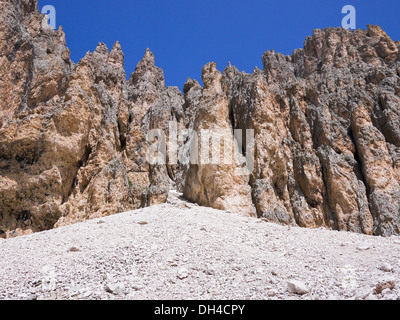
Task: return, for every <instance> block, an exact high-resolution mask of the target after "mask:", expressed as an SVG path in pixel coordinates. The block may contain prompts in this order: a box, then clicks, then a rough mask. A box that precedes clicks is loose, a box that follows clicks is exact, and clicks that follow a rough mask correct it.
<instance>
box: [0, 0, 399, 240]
mask: <svg viewBox="0 0 400 320" xmlns="http://www.w3.org/2000/svg"><path fill="white" fill-rule="evenodd" d="M0 18H1V23H0V233H1V234H2V235H3V236H6V237H9V236H13V235H20V234H25V233H29V232H36V231H42V230H47V229H50V228H53V227H59V226H63V225H66V224H71V223H74V222H78V221H83V220H87V219H91V218H95V217H101V216H106V215H111V214H115V213H119V212H123V211H128V210H133V209H137V208H140V207H145V206H151V205H155V204H160V203H163V202H165V201H166V200H167V196H168V191H169V189H171V188H177V189H179V190H180V191H181V192H183V194H184V196H185V198H187V199H188V200H190V201H193V202H196V203H198V204H200V205H203V206H209V207H213V208H216V209H222V210H226V211H232V212H239V213H242V214H244V215H254V216H257V217H259V218H262V219H264V220H267V221H270V222H276V223H279V224H284V225H298V226H301V227H307V228H316V227H326V228H329V229H336V230H343V231H351V232H357V233H365V234H375V235H384V236H388V235H391V234H399V233H400V185H399V184H400V54H399V50H400V43H399V42H398V41H396V42H394V41H392V40H391V39H390V38H389V37H388V36H387V34H386V33H385V32H384V31H383V30H382V29H381V28H379V27H378V26H369V27H368V30H356V31H348V30H344V29H341V28H327V29H324V30H315V31H314V34H313V35H312V36H310V37H308V38H307V39H306V41H305V44H304V48H303V49H298V50H295V51H294V52H293V54H292V55H291V56H284V55H282V54H279V53H275V52H274V51H272V52H271V51H267V52H265V54H264V55H263V57H262V61H263V65H264V68H263V70H260V69H257V68H256V69H255V70H254V72H253V73H252V74H247V73H244V72H239V70H238V69H237V68H236V67H234V66H231V65H229V66H228V67H227V68H225V70H223V72H222V73H221V72H220V71H218V70H217V66H216V65H215V63H209V64H207V65H206V66H205V67H204V68H203V79H202V80H203V84H204V86H203V87H202V86H201V85H200V84H199V83H198V82H197V81H196V80H192V79H188V80H187V82H186V84H185V85H184V89H183V93H181V92H180V91H179V90H178V89H177V88H174V87H166V86H165V81H164V74H163V71H162V70H161V69H159V68H158V67H156V65H155V58H154V55H153V54H152V53H151V52H150V51H149V50H146V52H145V54H144V57H143V59H142V61H140V62H139V63H138V65H137V67H136V70H135V72H134V73H133V74H132V75H130V77H129V79H128V80H127V77H126V74H125V71H124V55H123V52H122V49H121V45H120V44H119V43H118V42H116V43H115V45H114V46H113V48H112V49H111V50H109V49H108V48H107V47H106V46H105V45H104V44H99V45H98V47H97V48H96V50H95V51H94V52H89V53H87V55H86V56H85V57H84V58H83V59H81V60H80V61H79V62H78V63H77V64H74V63H73V62H72V61H71V60H70V52H69V50H68V48H67V47H66V41H65V35H64V32H63V30H62V28H61V27H60V28H59V29H58V30H56V31H55V30H52V29H49V28H46V24H45V23H43V19H44V16H43V15H41V14H39V11H38V9H37V1H36V0H12V1H1V2H0ZM171 123H172V124H173V125H172V126H171ZM238 129H242V133H243V134H242V135H237V134H236V132H237V130H238ZM155 130H156V131H157V130H158V131H159V132H162V133H163V134H164V136H165V138H166V139H165V140H166V141H165V142H166V143H165V146H164V151H165V152H164V153H163V154H164V160H165V161H164V162H162V161H161V162H157V163H153V162H151V161H149V158H148V155H149V154H150V153H151V150H152V149H151V148H152V146H153V145H154V143H155V142H157V141H158V142H159V141H160V136H155V135H154V132H155ZM246 130H248V131H250V130H252V134H253V139H251V142H250V138H249V136H247V135H246V134H245V132H246ZM178 132H186V134H182V135H180V134H177V133H178ZM190 132H196V133H198V134H197V135H191V134H190ZM207 132H208V133H209V132H212V134H211V136H210V137H209V136H207ZM176 135H177V136H179V138H177V139H175V138H174V137H175V136H176ZM171 138H173V139H174V141H171ZM213 139H214V140H213ZM215 139H216V140H215ZM161 140H162V139H161ZM175 140H176V141H175ZM204 140H207V141H209V140H213V141H219V142H217V144H219V146H223V148H224V149H229V150H230V151H231V153H230V154H231V155H232V158H231V159H230V160H232V161H228V162H224V163H214V162H212V161H211V162H207V161H206V162H204V161H184V159H185V157H180V156H178V155H182V154H185V152H184V151H182V150H193V149H196V147H197V146H198V145H199V143H198V142H199V141H204ZM172 142H173V143H172ZM249 144H251V145H252V146H253V148H247V147H248V145H249ZM214 147H215V144H211V149H210V150H208V149H206V150H201V149H199V150H198V153H199V154H200V156H199V157H200V159H201V155H203V156H204V154H207V155H208V154H211V153H213V150H214V149H213V148H214ZM219 150H220V148H217V153H218V152H219ZM192 155H193V153H192ZM217 156H220V155H219V154H217ZM175 158H177V159H175ZM228 158H229V156H228ZM246 158H247V160H249V159H251V162H252V166H251V170H244V167H245V165H244V164H245V163H246ZM248 163H249V161H247V164H248ZM0 236H1V235H0Z"/></svg>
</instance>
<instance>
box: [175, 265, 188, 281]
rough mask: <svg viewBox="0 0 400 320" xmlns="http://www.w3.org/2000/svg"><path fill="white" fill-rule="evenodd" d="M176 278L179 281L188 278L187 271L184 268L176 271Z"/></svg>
mask: <svg viewBox="0 0 400 320" xmlns="http://www.w3.org/2000/svg"><path fill="white" fill-rule="evenodd" d="M177 277H178V278H179V279H181V280H183V279H186V278H187V277H189V271H188V270H187V269H186V268H181V269H179V270H178V274H177Z"/></svg>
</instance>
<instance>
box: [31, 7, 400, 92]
mask: <svg viewBox="0 0 400 320" xmlns="http://www.w3.org/2000/svg"><path fill="white" fill-rule="evenodd" d="M47 4H49V5H53V6H54V7H55V8H56V12H57V15H56V17H57V20H56V24H57V27H58V26H59V25H62V27H63V28H64V31H65V33H66V37H67V45H68V47H69V48H70V49H71V58H72V60H73V61H74V62H78V61H79V60H80V59H81V58H82V57H83V56H84V55H85V53H86V52H87V51H93V50H94V49H95V48H96V46H97V44H98V43H99V42H104V43H106V45H107V46H108V48H109V49H111V48H112V46H113V44H114V43H115V41H116V40H118V41H120V43H121V46H122V49H123V51H124V54H125V70H126V72H127V76H128V77H129V75H130V73H131V72H133V71H134V70H135V66H136V64H137V63H138V62H139V60H140V59H141V58H142V57H143V54H144V52H145V49H146V48H150V50H151V51H152V52H153V53H154V54H155V57H156V64H157V66H159V67H161V68H162V69H163V70H164V74H165V78H166V84H167V85H168V86H178V87H179V88H182V87H183V84H184V83H185V81H186V78H187V77H191V78H195V79H197V80H198V81H199V82H201V69H202V67H203V65H205V64H206V63H207V62H209V61H215V62H216V63H217V68H218V69H219V70H221V71H222V70H223V69H224V68H225V67H226V66H227V65H228V62H229V61H230V62H231V63H232V64H233V65H235V66H237V67H238V69H239V70H241V71H242V70H244V71H246V72H252V71H253V69H254V67H255V66H258V67H260V68H262V62H261V56H262V54H263V53H264V51H266V50H271V49H275V51H277V52H282V53H284V54H291V53H292V52H293V50H294V49H296V48H301V47H303V43H304V40H305V37H306V36H307V35H311V34H312V31H313V29H315V28H319V29H322V28H325V27H339V26H341V21H342V18H343V17H344V15H343V14H342V13H341V11H342V7H343V6H344V5H348V4H349V5H353V6H355V8H356V9H357V28H361V29H365V28H366V25H367V24H378V25H380V26H381V27H382V28H383V29H384V30H385V31H386V32H387V33H388V34H389V36H390V37H392V39H393V40H400V0H383V1H378V0H352V1H350V0H346V1H342V0H306V1H300V0H113V1H110V0H68V1H66V0H39V9H41V8H42V7H43V6H44V5H47Z"/></svg>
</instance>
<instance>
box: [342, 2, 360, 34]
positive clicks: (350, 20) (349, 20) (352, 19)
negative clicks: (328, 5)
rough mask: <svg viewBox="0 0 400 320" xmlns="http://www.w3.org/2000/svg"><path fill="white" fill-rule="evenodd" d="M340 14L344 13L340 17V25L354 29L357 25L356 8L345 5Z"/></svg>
mask: <svg viewBox="0 0 400 320" xmlns="http://www.w3.org/2000/svg"><path fill="white" fill-rule="evenodd" d="M342 14H345V15H346V16H344V17H343V19H342V27H343V28H344V29H352V30H355V29H356V27H357V23H356V8H355V7H354V6H352V5H346V6H344V7H343V8H342Z"/></svg>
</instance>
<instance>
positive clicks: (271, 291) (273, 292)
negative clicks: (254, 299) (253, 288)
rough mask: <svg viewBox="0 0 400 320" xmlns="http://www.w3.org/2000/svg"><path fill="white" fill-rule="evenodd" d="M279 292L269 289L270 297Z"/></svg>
mask: <svg viewBox="0 0 400 320" xmlns="http://www.w3.org/2000/svg"><path fill="white" fill-rule="evenodd" d="M277 294H278V292H276V290H274V289H271V290H268V292H267V295H268V297H275V296H276V295H277Z"/></svg>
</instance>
